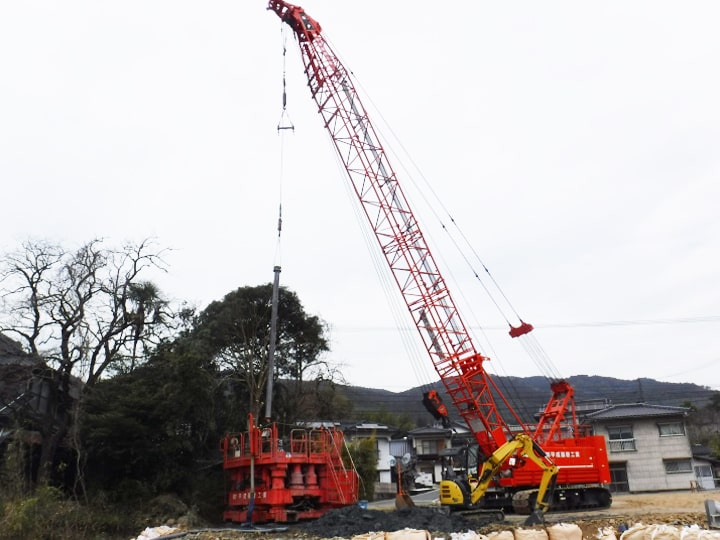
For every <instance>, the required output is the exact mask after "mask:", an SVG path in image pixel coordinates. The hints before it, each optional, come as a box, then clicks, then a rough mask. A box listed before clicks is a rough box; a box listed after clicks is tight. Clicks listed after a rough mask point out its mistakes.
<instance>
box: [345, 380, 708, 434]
mask: <svg viewBox="0 0 720 540" xmlns="http://www.w3.org/2000/svg"><path fill="white" fill-rule="evenodd" d="M494 380H495V382H496V383H497V385H498V387H499V388H500V389H501V391H502V392H503V394H504V395H505V396H506V397H507V398H508V401H510V403H511V405H512V407H513V408H514V409H515V410H516V411H517V412H518V414H519V415H520V416H521V417H522V418H523V419H524V420H525V421H531V420H532V417H533V415H534V414H535V413H537V412H538V411H539V410H540V409H542V408H543V407H544V406H545V404H546V403H547V400H548V399H549V398H550V383H549V382H548V380H547V379H545V378H544V377H495V378H494ZM568 381H569V382H570V384H572V385H573V387H574V388H575V401H576V403H577V404H578V405H579V404H581V403H582V402H587V401H593V400H606V401H607V402H608V403H609V404H615V405H617V404H620V403H638V402H642V403H648V404H654V405H671V406H683V405H685V404H687V403H692V404H693V405H695V406H698V407H701V406H704V405H705V404H707V402H708V400H709V398H710V396H711V395H712V394H713V393H715V391H714V390H711V389H709V388H707V387H703V386H698V385H696V384H690V383H668V382H660V381H656V380H654V379H635V380H632V381H628V380H622V379H615V378H612V377H601V376H589V375H577V376H574V377H570V378H569V379H568ZM434 388H435V389H437V390H438V391H440V392H442V393H443V399H444V401H445V404H446V405H447V407H448V410H449V411H450V414H451V416H456V415H455V410H454V407H453V405H452V402H451V401H450V399H449V398H448V397H447V396H446V395H445V394H444V388H443V387H442V385H441V384H440V383H439V382H438V383H436V384H435V386H434ZM426 390H427V389H425V388H420V387H418V388H412V389H410V390H406V391H404V392H390V391H387V390H379V389H373V388H363V387H358V386H345V387H343V388H342V392H343V394H344V395H345V396H346V397H347V399H348V400H349V401H350V402H351V403H352V404H353V410H354V413H355V416H362V413H363V412H377V411H387V412H390V413H393V414H396V415H400V414H407V415H408V416H409V417H410V419H411V420H412V421H413V422H414V423H415V424H416V425H418V426H424V425H427V424H430V423H432V417H431V416H430V414H429V413H428V412H427V411H426V410H425V407H424V406H423V404H422V394H423V392H424V391H426ZM501 414H504V415H505V414H506V413H502V411H501ZM508 418H509V417H508ZM511 423H512V422H511Z"/></svg>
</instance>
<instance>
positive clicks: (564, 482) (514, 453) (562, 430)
mask: <svg viewBox="0 0 720 540" xmlns="http://www.w3.org/2000/svg"><path fill="white" fill-rule="evenodd" d="M268 9H269V10H272V11H273V12H275V13H276V14H277V15H278V16H279V17H280V18H281V19H282V21H283V22H285V23H287V24H288V25H289V26H290V28H291V29H292V30H293V32H294V34H295V37H296V39H297V41H298V45H299V47H300V53H301V57H302V61H303V64H304V68H305V74H306V76H307V80H308V86H309V89H310V93H311V95H312V98H313V99H314V101H315V103H316V104H317V107H318V111H319V113H320V115H321V116H322V119H323V122H324V125H325V127H326V129H327V131H328V133H329V135H330V138H331V140H332V142H333V144H334V146H335V149H336V150H337V154H338V156H339V158H340V160H341V161H342V163H343V165H344V167H345V170H346V171H347V175H348V179H349V180H350V183H351V185H352V188H353V190H354V192H355V194H356V195H357V198H358V200H359V202H360V204H361V207H362V209H363V212H364V214H365V216H366V217H367V220H368V223H369V225H370V227H371V228H372V231H373V233H374V234H375V237H376V239H377V241H378V243H379V246H380V249H381V250H382V253H383V254H384V256H385V259H386V261H387V264H388V265H389V268H390V270H391V272H392V275H393V277H394V279H395V282H396V284H397V286H398V289H399V290H400V293H401V294H402V297H403V299H404V300H405V303H406V306H407V308H408V310H409V313H410V316H411V317H412V319H413V321H414V323H415V326H416V328H417V329H418V331H419V334H420V336H421V339H422V341H423V343H424V345H425V348H426V350H427V353H428V355H429V357H430V359H431V360H432V363H433V366H434V368H435V370H436V372H437V374H438V376H439V378H440V380H441V381H442V383H443V385H444V387H445V391H446V393H447V395H448V396H449V397H450V399H451V400H452V402H453V404H454V405H455V407H456V409H457V412H458V414H459V415H460V417H461V418H462V419H463V420H464V421H465V423H466V424H467V426H468V427H469V429H470V430H471V432H472V433H473V435H474V436H475V439H476V441H477V444H478V448H479V453H480V464H479V467H478V468H479V470H477V474H476V475H474V476H473V477H468V476H465V477H464V478H463V479H460V480H458V479H449V478H448V479H446V480H444V481H443V482H442V483H441V489H440V500H441V503H443V504H446V505H449V506H450V507H452V508H456V507H461V508H477V507H482V506H483V505H485V506H486V507H491V506H493V504H495V505H498V506H505V505H506V501H507V500H512V504H513V506H514V507H515V509H516V510H518V511H523V512H530V511H532V514H531V516H530V518H529V519H528V523H537V522H539V521H540V520H542V515H543V513H544V512H545V511H547V510H548V509H549V508H550V507H556V508H579V507H585V508H587V507H605V506H608V505H609V504H610V501H611V497H610V492H609V491H608V489H607V487H606V485H607V484H608V483H609V482H610V477H609V468H608V462H607V453H606V448H605V440H604V438H603V437H602V436H592V435H589V434H588V433H586V432H583V427H582V426H580V425H578V423H577V419H576V416H575V409H574V401H573V399H572V398H573V391H572V387H571V386H570V385H569V384H568V383H567V382H565V381H556V382H555V383H553V385H552V390H553V396H552V398H551V399H550V401H549V403H548V405H547V407H546V408H545V411H544V413H543V414H542V416H541V420H540V422H539V424H538V425H537V427H536V428H535V430H532V429H531V428H530V427H528V426H525V424H524V423H523V422H522V421H521V420H520V418H519V416H518V415H517V414H516V413H515V412H514V411H513V408H512V407H511V406H510V404H509V403H508V401H507V400H506V399H505V397H504V396H503V394H502V392H500V390H499V388H498V387H497V386H496V385H495V383H494V381H493V380H492V378H491V377H490V375H489V374H488V373H487V371H486V370H485V367H484V363H485V361H487V360H488V358H487V357H485V356H484V355H482V354H481V353H480V352H479V351H478V350H477V349H476V348H475V347H474V345H473V342H472V339H471V337H470V334H469V333H468V331H467V328H466V326H465V324H464V322H463V320H462V319H461V317H460V313H459V312H458V310H457V308H456V305H455V303H454V301H453V299H452V297H451V295H450V291H449V290H448V287H447V285H446V282H445V279H444V278H443V276H442V274H441V273H440V271H439V269H438V266H437V264H436V262H435V259H434V258H433V255H432V253H431V251H430V249H429V247H428V245H427V243H426V241H425V238H424V236H423V234H422V232H421V230H420V228H419V226H418V222H417V220H416V218H415V216H414V215H413V212H412V210H411V209H410V206H409V204H408V201H407V199H406V197H405V195H404V193H403V190H402V188H401V186H400V184H399V183H398V180H397V177H396V174H395V172H394V170H393V168H392V167H391V165H390V163H389V161H388V159H387V156H386V153H385V151H384V149H383V146H382V144H381V142H380V139H379V138H378V136H377V133H376V131H375V129H374V127H373V125H372V123H371V121H370V119H369V117H368V114H367V112H366V110H365V108H364V107H363V104H362V102H361V100H360V98H359V96H358V94H357V92H356V90H355V87H354V85H353V83H352V81H351V78H350V76H349V73H348V72H347V70H346V69H345V68H344V66H343V65H342V63H341V62H340V61H339V59H338V57H337V55H336V54H335V53H334V52H333V51H332V50H331V48H330V47H329V45H328V44H327V42H326V41H325V39H324V38H323V36H322V29H321V27H320V24H318V22H317V21H316V20H314V19H313V18H312V17H310V16H309V15H307V13H305V11H304V10H303V9H302V8H301V7H298V6H294V5H292V4H289V3H287V2H284V1H283V0H270V2H269V3H268ZM531 330H532V326H530V325H529V324H527V323H522V324H521V325H520V326H519V327H517V328H511V335H512V336H513V337H517V336H520V335H523V334H525V333H527V332H529V331H531ZM426 401H428V402H432V403H435V404H436V405H437V406H439V407H441V408H442V405H441V403H440V402H439V400H438V396H437V395H436V394H432V395H428V396H426ZM498 403H501V404H502V405H503V407H504V408H506V409H507V410H508V411H510V414H511V415H512V416H513V421H514V422H513V423H514V424H517V425H519V426H521V428H520V429H515V428H513V429H511V427H510V425H509V424H508V423H507V422H506V420H505V419H504V418H503V417H502V416H501V414H500V412H499V409H498ZM440 414H442V413H440ZM492 501H495V502H492ZM497 501H502V502H500V503H498V502H497ZM491 502H492V504H491Z"/></svg>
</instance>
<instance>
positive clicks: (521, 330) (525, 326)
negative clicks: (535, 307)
mask: <svg viewBox="0 0 720 540" xmlns="http://www.w3.org/2000/svg"><path fill="white" fill-rule="evenodd" d="M532 331H533V325H532V324H530V323H526V322H525V321H523V320H520V325H519V326H513V325H512V324H511V325H510V332H509V334H510V337H511V338H516V337H520V336H524V335H525V334H529V333H530V332H532Z"/></svg>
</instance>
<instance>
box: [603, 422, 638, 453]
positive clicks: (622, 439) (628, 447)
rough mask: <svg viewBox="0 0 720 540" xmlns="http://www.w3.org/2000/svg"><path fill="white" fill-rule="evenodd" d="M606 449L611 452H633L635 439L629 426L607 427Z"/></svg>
mask: <svg viewBox="0 0 720 540" xmlns="http://www.w3.org/2000/svg"><path fill="white" fill-rule="evenodd" d="M607 431H608V449H609V450H610V451H611V452H634V451H635V450H636V448H635V437H634V436H633V430H632V426H631V425H625V426H608V428H607Z"/></svg>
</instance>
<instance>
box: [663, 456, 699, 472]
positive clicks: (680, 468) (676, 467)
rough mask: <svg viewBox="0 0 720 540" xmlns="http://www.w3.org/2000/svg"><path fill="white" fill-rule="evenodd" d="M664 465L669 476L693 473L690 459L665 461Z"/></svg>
mask: <svg viewBox="0 0 720 540" xmlns="http://www.w3.org/2000/svg"><path fill="white" fill-rule="evenodd" d="M663 465H665V472H666V473H667V474H676V473H689V472H693V468H692V463H690V460H689V459H663Z"/></svg>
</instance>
